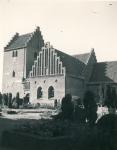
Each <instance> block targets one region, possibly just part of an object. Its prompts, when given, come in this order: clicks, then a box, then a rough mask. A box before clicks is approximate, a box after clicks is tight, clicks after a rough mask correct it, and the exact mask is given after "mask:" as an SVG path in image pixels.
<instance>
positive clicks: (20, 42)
mask: <svg viewBox="0 0 117 150" xmlns="http://www.w3.org/2000/svg"><path fill="white" fill-rule="evenodd" d="M31 36H32V33H28V34H24V35H20V36H18V37H17V38H15V39H14V40H13V41H12V42H11V43H10V44H8V46H7V47H6V48H5V50H12V49H18V48H24V47H26V43H27V42H28V40H29V39H30V38H31Z"/></svg>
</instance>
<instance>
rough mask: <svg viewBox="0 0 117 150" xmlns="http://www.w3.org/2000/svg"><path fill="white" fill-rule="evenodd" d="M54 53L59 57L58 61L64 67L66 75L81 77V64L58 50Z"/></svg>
mask: <svg viewBox="0 0 117 150" xmlns="http://www.w3.org/2000/svg"><path fill="white" fill-rule="evenodd" d="M56 52H57V54H58V56H60V60H61V61H62V62H63V65H64V67H66V73H67V74H69V75H73V76H77V77H78V76H81V74H82V71H83V69H84V67H85V64H84V63H83V62H81V61H80V60H78V59H76V58H74V57H73V56H70V55H68V54H66V53H63V52H61V51H59V50H56Z"/></svg>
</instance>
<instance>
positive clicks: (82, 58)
mask: <svg viewBox="0 0 117 150" xmlns="http://www.w3.org/2000/svg"><path fill="white" fill-rule="evenodd" d="M73 57H75V58H76V59H78V60H79V61H81V62H83V63H84V64H87V62H88V59H89V57H90V53H85V54H78V55H73Z"/></svg>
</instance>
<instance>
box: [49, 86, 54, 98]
mask: <svg viewBox="0 0 117 150" xmlns="http://www.w3.org/2000/svg"><path fill="white" fill-rule="evenodd" d="M52 97H54V88H53V86H50V87H49V88H48V98H52Z"/></svg>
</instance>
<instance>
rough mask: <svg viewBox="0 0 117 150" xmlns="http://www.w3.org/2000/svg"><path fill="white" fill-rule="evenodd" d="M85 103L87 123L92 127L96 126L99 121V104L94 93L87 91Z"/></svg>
mask: <svg viewBox="0 0 117 150" xmlns="http://www.w3.org/2000/svg"><path fill="white" fill-rule="evenodd" d="M83 103H84V109H85V114H86V119H87V122H88V123H89V125H90V126H94V124H95V121H96V119H97V104H96V102H95V97H94V93H93V92H91V91H86V93H85V95H84V100H83Z"/></svg>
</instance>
